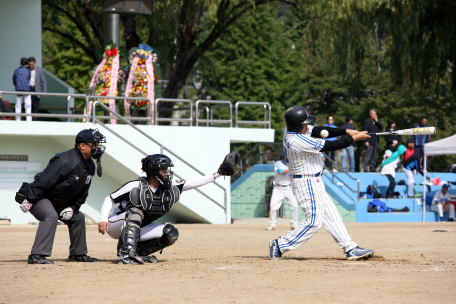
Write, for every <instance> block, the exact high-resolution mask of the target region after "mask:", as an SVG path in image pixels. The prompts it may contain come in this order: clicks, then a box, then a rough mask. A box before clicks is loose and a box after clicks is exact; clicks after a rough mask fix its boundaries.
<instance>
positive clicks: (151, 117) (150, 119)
mask: <svg viewBox="0 0 456 304" xmlns="http://www.w3.org/2000/svg"><path fill="white" fill-rule="evenodd" d="M87 98H88V99H118V100H148V101H149V113H150V116H148V117H146V119H144V117H124V118H125V119H128V120H148V121H150V122H149V123H150V124H151V125H153V124H154V113H153V111H152V103H153V100H151V99H150V98H146V97H122V96H97V95H88V96H87ZM93 109H94V110H95V108H93ZM88 113H89V112H88V111H87V114H88ZM100 118H101V117H100ZM138 118H139V119H138ZM103 119H112V117H108V118H103ZM87 121H88V120H87Z"/></svg>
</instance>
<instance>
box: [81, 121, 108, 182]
mask: <svg viewBox="0 0 456 304" xmlns="http://www.w3.org/2000/svg"><path fill="white" fill-rule="evenodd" d="M75 142H76V145H79V144H80V143H90V144H92V149H91V151H90V152H91V154H92V158H93V159H96V160H97V174H98V176H100V177H101V175H102V170H101V157H102V156H103V153H104V152H105V150H106V147H105V146H103V144H104V143H106V137H105V136H104V135H103V134H101V133H100V131H98V129H95V130H94V129H85V130H82V131H81V132H79V133H78V135H76V139H75Z"/></svg>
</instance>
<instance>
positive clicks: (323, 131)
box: [320, 130, 329, 138]
mask: <svg viewBox="0 0 456 304" xmlns="http://www.w3.org/2000/svg"><path fill="white" fill-rule="evenodd" d="M320 135H321V137H323V138H326V137H328V135H329V132H328V130H321V132H320Z"/></svg>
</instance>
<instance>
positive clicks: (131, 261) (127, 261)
mask: <svg viewBox="0 0 456 304" xmlns="http://www.w3.org/2000/svg"><path fill="white" fill-rule="evenodd" d="M119 264H125V265H128V264H130V265H141V264H142V263H140V262H138V261H137V260H135V259H132V258H130V257H126V258H122V259H120V260H119Z"/></svg>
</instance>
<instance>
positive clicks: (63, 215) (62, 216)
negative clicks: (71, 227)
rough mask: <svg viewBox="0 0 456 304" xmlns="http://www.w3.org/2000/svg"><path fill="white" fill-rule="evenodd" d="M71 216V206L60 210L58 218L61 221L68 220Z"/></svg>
mask: <svg viewBox="0 0 456 304" xmlns="http://www.w3.org/2000/svg"><path fill="white" fill-rule="evenodd" d="M72 217H73V209H72V208H71V207H67V208H65V209H63V210H62V212H60V219H61V220H62V221H68V220H71V218H72Z"/></svg>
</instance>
